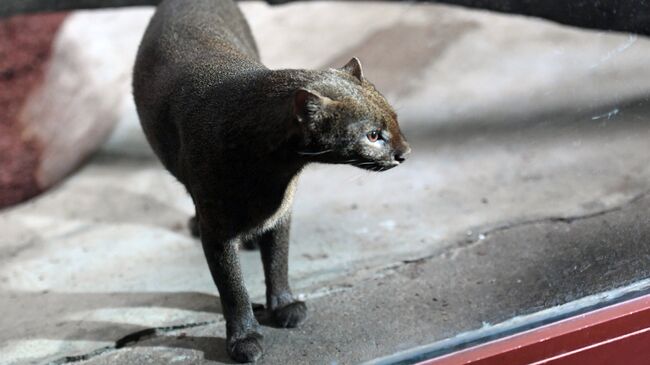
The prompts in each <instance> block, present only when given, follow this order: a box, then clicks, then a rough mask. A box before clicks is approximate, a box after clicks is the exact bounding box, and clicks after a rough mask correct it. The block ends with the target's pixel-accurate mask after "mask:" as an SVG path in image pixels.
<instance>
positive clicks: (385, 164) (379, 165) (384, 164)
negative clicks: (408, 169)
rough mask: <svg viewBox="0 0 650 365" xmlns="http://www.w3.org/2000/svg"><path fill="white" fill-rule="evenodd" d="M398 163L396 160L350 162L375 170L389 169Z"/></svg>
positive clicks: (365, 168)
mask: <svg viewBox="0 0 650 365" xmlns="http://www.w3.org/2000/svg"><path fill="white" fill-rule="evenodd" d="M399 164H400V163H399V162H397V161H362V162H353V163H352V165H353V166H356V167H359V168H362V169H364V170H369V171H375V172H381V171H386V170H390V169H392V168H393V167H395V166H397V165H399Z"/></svg>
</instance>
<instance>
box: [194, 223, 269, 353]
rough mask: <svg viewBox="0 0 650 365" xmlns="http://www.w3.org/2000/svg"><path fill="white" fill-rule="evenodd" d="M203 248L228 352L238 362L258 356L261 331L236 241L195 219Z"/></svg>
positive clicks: (260, 347) (260, 351) (260, 350)
mask: <svg viewBox="0 0 650 365" xmlns="http://www.w3.org/2000/svg"><path fill="white" fill-rule="evenodd" d="M199 222H200V225H201V242H202V244H203V251H204V252H205V256H206V258H207V261H208V266H209V267H210V272H211V273H212V278H213V279H214V282H215V284H217V288H218V289H219V297H220V299H221V306H222V309H223V315H224V317H225V318H226V337H227V343H228V354H229V355H230V357H232V359H233V360H235V361H238V362H252V361H256V360H257V359H259V358H260V356H262V335H261V333H260V331H259V324H258V323H257V320H256V319H255V316H254V315H253V311H252V309H251V303H250V300H249V298H248V293H247V291H246V287H245V285H244V281H243V278H242V274H241V269H240V266H239V257H238V253H237V242H235V241H234V240H233V239H228V238H226V237H224V235H223V234H221V233H220V232H219V231H218V230H216V229H215V227H214V226H210V225H209V224H206V223H207V222H209V220H208V219H203V217H201V218H200V219H199Z"/></svg>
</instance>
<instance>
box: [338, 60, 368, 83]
mask: <svg viewBox="0 0 650 365" xmlns="http://www.w3.org/2000/svg"><path fill="white" fill-rule="evenodd" d="M341 71H343V72H347V73H349V74H350V75H352V76H354V77H356V78H357V79H359V81H363V68H361V61H359V59H358V58H356V57H353V58H352V59H351V60H350V61H349V62H348V63H346V64H345V66H343V67H341Z"/></svg>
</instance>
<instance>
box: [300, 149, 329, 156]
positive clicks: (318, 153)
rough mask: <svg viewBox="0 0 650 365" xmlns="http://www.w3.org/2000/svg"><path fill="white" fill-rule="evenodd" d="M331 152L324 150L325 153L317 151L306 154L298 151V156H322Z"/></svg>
mask: <svg viewBox="0 0 650 365" xmlns="http://www.w3.org/2000/svg"><path fill="white" fill-rule="evenodd" d="M332 151H333V150H325V151H319V152H306V151H298V154H299V155H303V156H315V155H323V154H325V153H328V152H332Z"/></svg>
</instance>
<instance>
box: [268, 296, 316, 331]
mask: <svg viewBox="0 0 650 365" xmlns="http://www.w3.org/2000/svg"><path fill="white" fill-rule="evenodd" d="M271 314H272V318H273V321H274V322H275V324H276V325H278V326H280V327H282V328H294V327H298V325H300V324H301V323H302V322H304V321H305V319H307V305H306V304H305V302H301V301H295V302H292V303H289V304H287V305H285V306H283V307H280V308H277V309H274V310H273V311H272V312H271Z"/></svg>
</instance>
